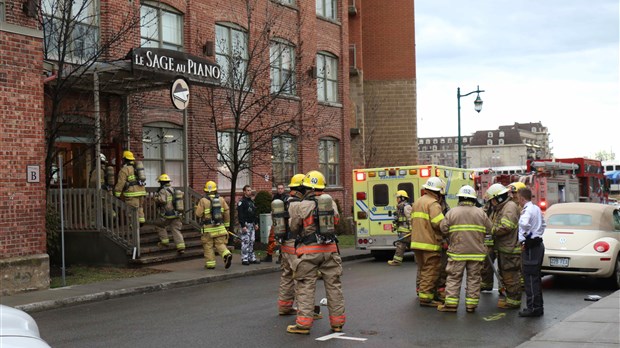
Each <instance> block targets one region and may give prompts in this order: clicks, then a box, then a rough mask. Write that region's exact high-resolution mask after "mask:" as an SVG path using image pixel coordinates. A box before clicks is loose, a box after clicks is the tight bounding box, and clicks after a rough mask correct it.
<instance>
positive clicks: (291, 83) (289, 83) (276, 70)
mask: <svg viewBox="0 0 620 348" xmlns="http://www.w3.org/2000/svg"><path fill="white" fill-rule="evenodd" d="M269 57H270V59H269V60H270V65H271V74H270V78H271V93H274V94H284V95H297V77H296V75H295V66H296V64H295V46H294V45H293V44H291V43H290V42H287V41H284V40H274V41H272V42H271V47H270V48H269Z"/></svg>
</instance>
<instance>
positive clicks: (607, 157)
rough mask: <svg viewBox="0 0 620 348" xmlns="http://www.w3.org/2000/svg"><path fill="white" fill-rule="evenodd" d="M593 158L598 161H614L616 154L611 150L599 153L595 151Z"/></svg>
mask: <svg viewBox="0 0 620 348" xmlns="http://www.w3.org/2000/svg"><path fill="white" fill-rule="evenodd" d="M594 158H596V159H597V160H599V161H611V160H615V159H616V154H615V153H614V152H613V150H610V151H609V152H608V151H605V150H601V151H597V152H596V153H595V154H594Z"/></svg>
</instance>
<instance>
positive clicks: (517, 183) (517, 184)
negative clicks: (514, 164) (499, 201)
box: [508, 181, 526, 193]
mask: <svg viewBox="0 0 620 348" xmlns="http://www.w3.org/2000/svg"><path fill="white" fill-rule="evenodd" d="M525 187H526V186H525V184H524V183H522V182H520V181H515V182H513V183H510V185H508V188H509V189H510V192H513V193H514V192H519V190H520V189H524V188H525Z"/></svg>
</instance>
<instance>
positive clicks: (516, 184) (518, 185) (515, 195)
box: [508, 181, 527, 205]
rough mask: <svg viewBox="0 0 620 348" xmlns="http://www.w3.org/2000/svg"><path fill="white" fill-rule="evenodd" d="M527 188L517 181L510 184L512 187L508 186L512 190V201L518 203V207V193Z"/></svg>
mask: <svg viewBox="0 0 620 348" xmlns="http://www.w3.org/2000/svg"><path fill="white" fill-rule="evenodd" d="M526 187H527V186H525V184H524V183H522V182H520V181H515V182H512V183H510V185H508V189H509V190H510V195H511V198H512V201H513V202H515V203H517V205H519V195H518V192H519V190H521V189H523V188H526Z"/></svg>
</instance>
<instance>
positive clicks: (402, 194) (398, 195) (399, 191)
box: [396, 190, 409, 199]
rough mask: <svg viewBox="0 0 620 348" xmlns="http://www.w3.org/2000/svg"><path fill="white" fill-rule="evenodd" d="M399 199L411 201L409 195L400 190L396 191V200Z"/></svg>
mask: <svg viewBox="0 0 620 348" xmlns="http://www.w3.org/2000/svg"><path fill="white" fill-rule="evenodd" d="M398 197H405V198H407V199H409V195H408V194H407V191H405V190H398V191H396V198H398Z"/></svg>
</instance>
